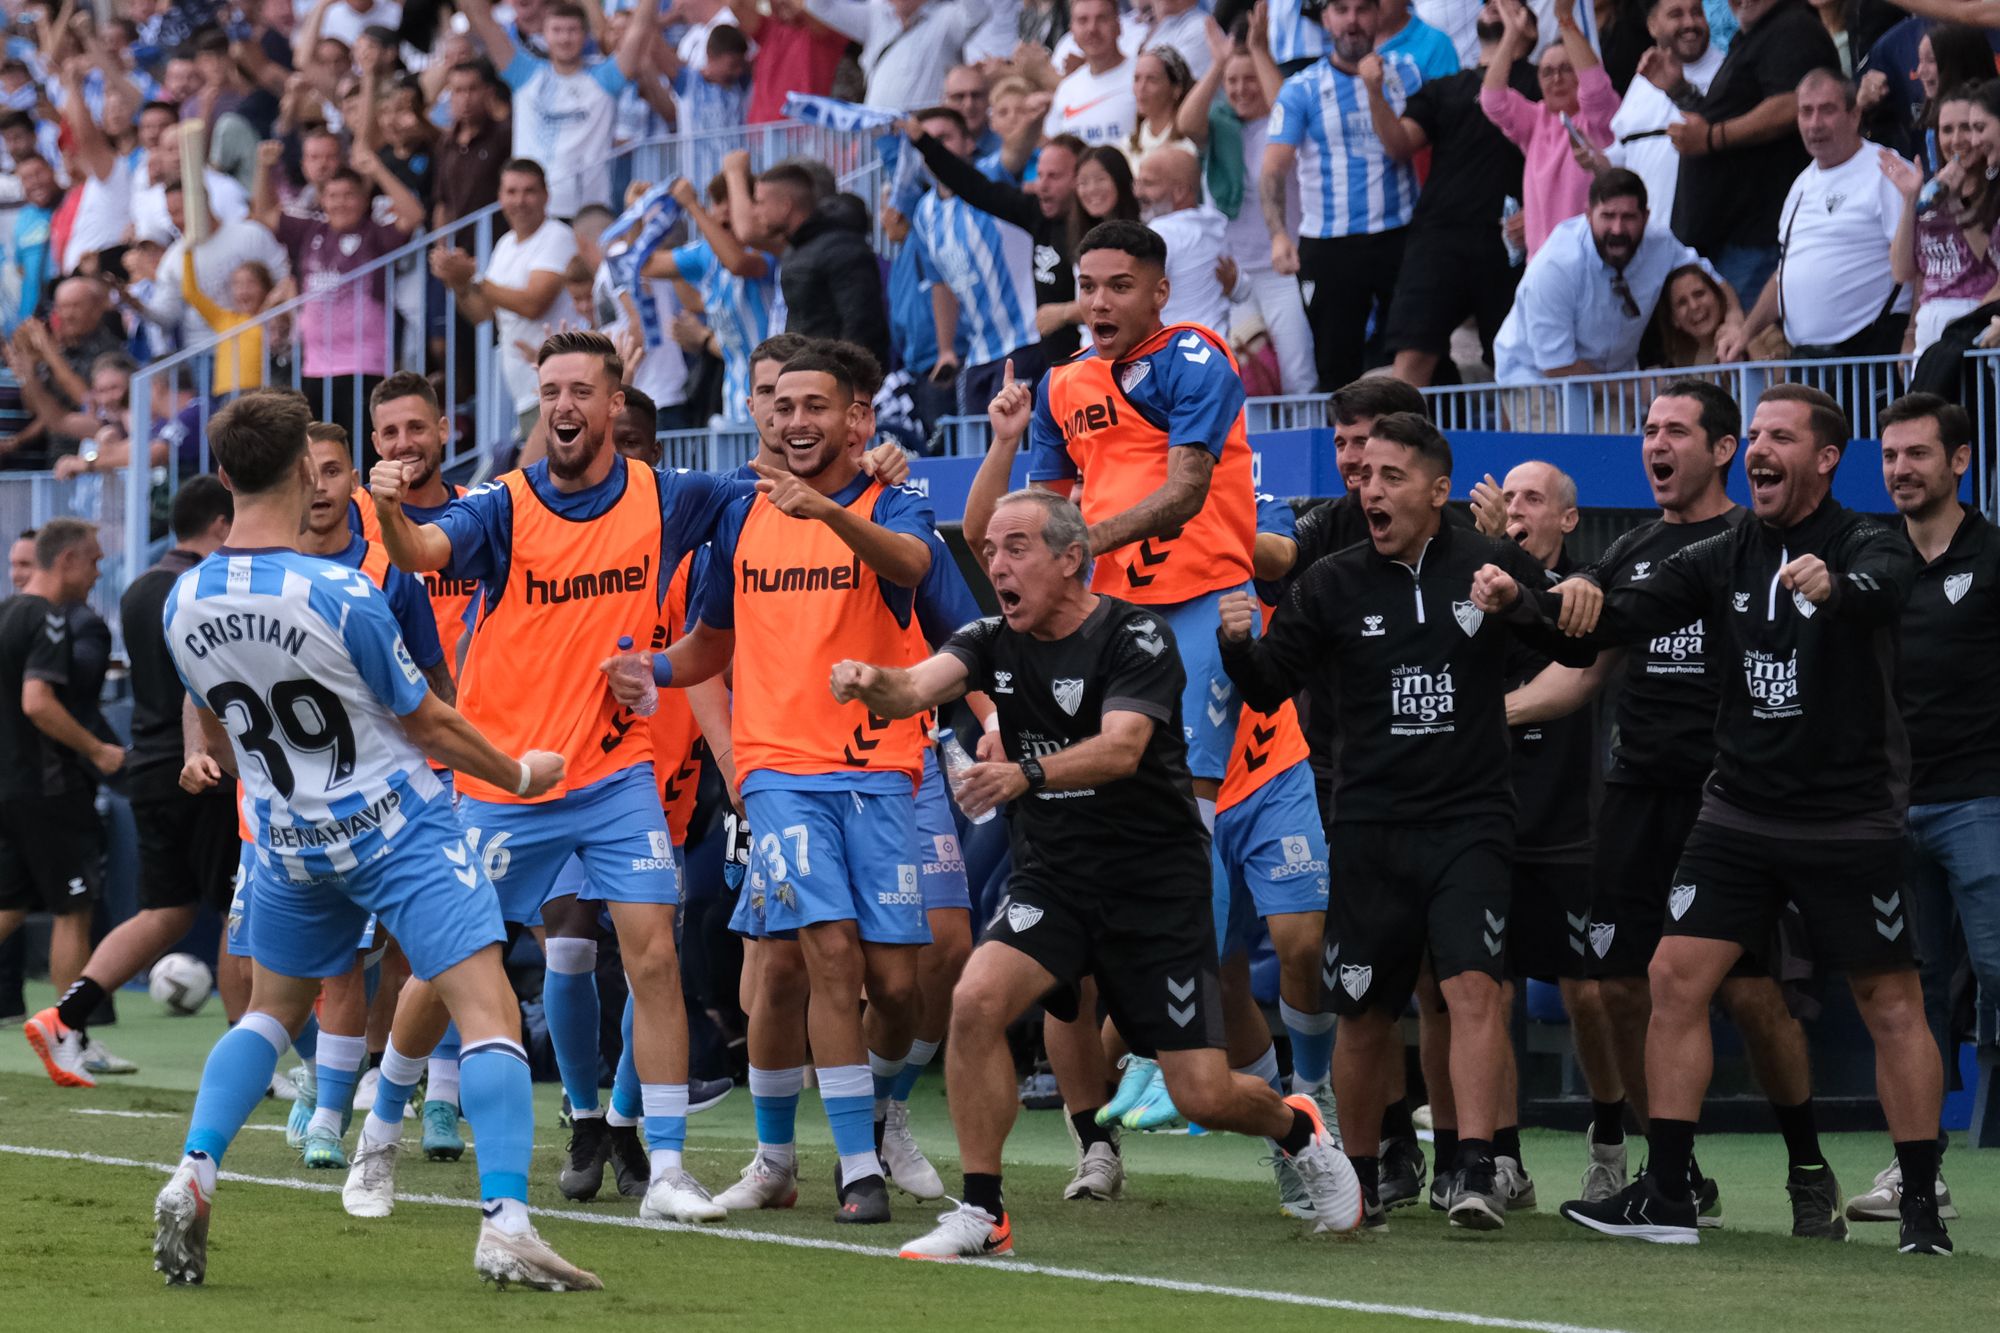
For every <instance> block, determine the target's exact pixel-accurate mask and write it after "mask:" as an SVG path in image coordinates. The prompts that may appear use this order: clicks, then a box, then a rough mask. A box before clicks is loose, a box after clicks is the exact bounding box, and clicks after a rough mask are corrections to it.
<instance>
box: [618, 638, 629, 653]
mask: <svg viewBox="0 0 2000 1333" xmlns="http://www.w3.org/2000/svg"><path fill="white" fill-rule="evenodd" d="M618 646H619V647H620V648H623V649H624V650H625V651H627V652H630V651H631V650H632V636H631V635H629V634H621V635H619V636H618Z"/></svg>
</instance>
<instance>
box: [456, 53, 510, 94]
mask: <svg viewBox="0 0 2000 1333" xmlns="http://www.w3.org/2000/svg"><path fill="white" fill-rule="evenodd" d="M451 72H452V73H453V74H476V75H478V76H479V81H480V82H481V83H483V84H485V85H486V86H487V87H488V88H497V87H499V86H500V72H499V71H498V70H496V69H494V68H493V62H492V61H490V60H488V59H487V58H486V57H485V56H474V57H473V58H472V59H470V60H461V61H459V62H458V63H457V64H456V65H453V66H452V67H451Z"/></svg>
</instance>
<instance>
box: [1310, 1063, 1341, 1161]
mask: <svg viewBox="0 0 2000 1333" xmlns="http://www.w3.org/2000/svg"><path fill="white" fill-rule="evenodd" d="M1312 1099H1313V1105H1314V1106H1317V1107H1318V1108H1319V1118H1320V1119H1321V1120H1324V1121H1325V1122H1326V1132H1327V1137H1329V1138H1330V1139H1332V1140H1333V1146H1334V1147H1336V1148H1338V1147H1340V1146H1341V1143H1340V1106H1339V1104H1338V1103H1337V1102H1335V1101H1334V1100H1333V1080H1332V1079H1331V1078H1328V1079H1327V1081H1326V1082H1324V1083H1322V1084H1320V1085H1319V1086H1318V1087H1317V1088H1314V1089H1313V1090H1312Z"/></svg>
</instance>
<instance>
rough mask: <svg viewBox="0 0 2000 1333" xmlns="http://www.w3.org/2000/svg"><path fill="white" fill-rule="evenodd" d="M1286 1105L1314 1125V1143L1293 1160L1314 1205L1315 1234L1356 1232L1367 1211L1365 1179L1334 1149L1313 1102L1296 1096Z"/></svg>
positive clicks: (1344, 1156) (1329, 1135)
mask: <svg viewBox="0 0 2000 1333" xmlns="http://www.w3.org/2000/svg"><path fill="white" fill-rule="evenodd" d="M1285 1105H1287V1106H1290V1107H1292V1108H1294V1109H1295V1110H1300V1111H1304V1112H1305V1113H1306V1114H1307V1115H1308V1116H1309V1117H1310V1118H1311V1119H1312V1122H1313V1136H1312V1142H1311V1143H1309V1144H1307V1145H1306V1146H1305V1148H1304V1149H1303V1150H1301V1151H1299V1152H1297V1153H1294V1154H1293V1155H1292V1159H1291V1162H1292V1168H1293V1170H1295V1171H1297V1172H1298V1173H1299V1183H1300V1184H1301V1185H1303V1186H1304V1187H1305V1192H1306V1198H1307V1199H1309V1200H1311V1202H1312V1210H1313V1230H1314V1231H1316V1232H1317V1231H1331V1232H1347V1231H1352V1230H1354V1229H1355V1228H1356V1227H1358V1226H1360V1225H1361V1214H1362V1209H1363V1200H1362V1197H1361V1178H1360V1177H1359V1176H1357V1175H1355V1174H1354V1164H1353V1163H1352V1162H1350V1161H1348V1160H1347V1154H1346V1153H1344V1152H1342V1151H1341V1150H1340V1149H1338V1148H1336V1147H1334V1146H1333V1136H1332V1135H1331V1134H1329V1133H1328V1132H1327V1128H1326V1122H1325V1121H1323V1120H1321V1119H1320V1115H1319V1107H1318V1105H1317V1104H1315V1103H1314V1101H1313V1099H1312V1098H1310V1097H1303V1096H1298V1095H1294V1096H1291V1097H1287V1098H1285Z"/></svg>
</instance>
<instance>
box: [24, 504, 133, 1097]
mask: <svg viewBox="0 0 2000 1333" xmlns="http://www.w3.org/2000/svg"><path fill="white" fill-rule="evenodd" d="M103 558H104V549H103V548H102V547H101V546H99V545H98V541H97V525H96V524H94V523H86V522H84V521H83V520H82V519H76V518H58V519H52V520H51V521H49V522H48V523H46V524H44V525H43V526H42V529H41V531H40V532H38V533H37V534H36V535H35V572H34V573H33V574H32V575H31V576H30V577H29V579H28V585H27V587H25V588H23V589H22V590H21V592H20V594H19V595H18V596H15V597H12V598H9V599H8V600H7V601H6V602H5V603H0V840H3V841H0V846H4V849H5V853H6V863H5V864H4V865H0V939H5V938H6V937H7V936H9V935H11V934H13V933H14V931H15V930H17V929H18V928H19V927H20V925H21V922H22V920H23V918H25V917H26V916H27V914H28V913H29V912H34V911H45V912H48V913H49V914H50V915H51V916H53V917H54V918H55V923H54V926H53V927H52V929H51V931H50V934H49V979H50V980H52V981H53V982H55V984H56V986H57V988H58V989H65V988H67V987H68V986H69V984H70V983H71V982H72V981H74V980H76V977H77V974H78V973H79V972H81V971H82V970H83V964H84V960H85V959H87V958H88V957H89V956H90V912H91V908H92V907H93V906H94V905H95V903H96V901H97V892H98V885H99V881H100V878H101V876H100V865H101V862H102V860H103V843H104V834H103V830H102V828H101V827H100V826H99V824H98V819H97V783H98V779H99V778H100V777H109V776H110V775H111V774H113V773H116V772H117V771H118V770H119V768H120V767H122V766H123V765H124V763H125V751H124V750H123V749H121V748H120V747H118V746H116V745H113V744H111V743H110V742H108V741H103V740H99V739H98V737H97V735H96V734H95V733H94V732H92V731H91V730H90V729H89V727H87V726H86V725H85V724H84V723H83V722H82V721H79V720H78V718H79V715H80V714H87V713H89V712H91V711H93V710H94V708H95V702H96V701H95V700H91V701H89V702H90V708H89V709H86V708H84V707H82V706H81V703H82V701H81V700H79V699H78V698H77V697H76V695H75V691H76V688H77V686H78V684H79V683H81V680H82V673H80V672H79V670H78V666H77V661H76V643H75V635H74V634H72V633H71V629H70V617H69V615H68V613H67V608H69V607H70V606H72V605H73V604H75V603H78V602H81V601H83V599H84V598H85V597H87V596H89V595H90V590H91V589H92V588H93V587H95V586H96V584H97V562H98V561H99V560H101V559H103ZM99 683H100V684H101V683H102V677H101V676H100V677H99ZM24 1031H25V1032H26V1035H27V1038H28V1044H29V1045H30V1046H33V1047H34V1048H35V1051H36V1053H37V1054H38V1055H40V1056H41V1057H42V1059H43V1061H44V1062H45V1063H49V1064H50V1065H51V1070H50V1072H51V1073H52V1074H53V1075H55V1078H56V1081H57V1082H58V1083H63V1084H67V1085H69V1086H72V1087H85V1088H88V1087H93V1086H95V1083H96V1080H94V1079H93V1078H92V1077H91V1076H90V1073H89V1071H88V1070H87V1069H85V1067H84V1058H85V1057H84V1049H83V1037H82V1034H81V1033H71V1034H67V1035H66V1036H65V1037H64V1038H63V1039H62V1041H61V1043H60V1049H59V1050H58V1049H56V1048H54V1047H51V1048H49V1049H44V1041H43V1034H42V1033H41V1032H40V1031H39V1030H38V1029H37V1028H36V1026H35V1025H34V1023H33V1022H32V1021H31V1022H30V1023H29V1024H28V1025H27V1026H26V1027H25V1028H24ZM57 1065H60V1067H61V1072H60V1073H58V1072H57V1071H56V1066H57Z"/></svg>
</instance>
